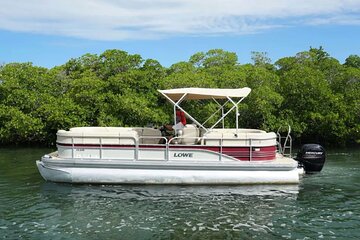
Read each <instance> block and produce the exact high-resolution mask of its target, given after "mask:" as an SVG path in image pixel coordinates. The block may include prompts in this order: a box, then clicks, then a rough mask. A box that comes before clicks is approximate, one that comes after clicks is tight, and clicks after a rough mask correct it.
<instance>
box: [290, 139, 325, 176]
mask: <svg viewBox="0 0 360 240" xmlns="http://www.w3.org/2000/svg"><path fill="white" fill-rule="evenodd" d="M325 158H326V154H325V149H324V148H323V147H322V146H321V145H319V144H304V145H302V146H301V148H300V150H299V152H298V154H297V156H296V160H297V161H298V162H299V163H300V165H302V166H303V167H304V170H305V172H306V173H309V172H320V171H321V169H322V168H323V166H324V163H325Z"/></svg>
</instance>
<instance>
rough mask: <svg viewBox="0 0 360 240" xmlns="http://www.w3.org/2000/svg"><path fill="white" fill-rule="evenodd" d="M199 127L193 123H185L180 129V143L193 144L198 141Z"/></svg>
mask: <svg viewBox="0 0 360 240" xmlns="http://www.w3.org/2000/svg"><path fill="white" fill-rule="evenodd" d="M199 134H200V131H199V128H197V127H196V125H195V124H186V125H185V126H184V129H183V130H182V135H181V136H179V137H180V143H181V144H185V145H193V144H196V143H197V142H198V138H199Z"/></svg>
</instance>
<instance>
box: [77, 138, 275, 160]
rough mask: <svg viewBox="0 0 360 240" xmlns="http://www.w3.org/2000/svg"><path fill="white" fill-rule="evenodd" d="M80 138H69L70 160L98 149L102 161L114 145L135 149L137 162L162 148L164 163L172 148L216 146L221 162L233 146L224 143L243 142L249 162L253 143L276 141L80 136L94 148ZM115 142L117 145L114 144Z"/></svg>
mask: <svg viewBox="0 0 360 240" xmlns="http://www.w3.org/2000/svg"><path fill="white" fill-rule="evenodd" d="M79 137H80V136H74V137H71V148H72V153H71V154H72V158H74V157H75V151H77V150H79V149H96V148H99V159H104V158H103V155H104V154H103V151H104V149H109V148H111V147H112V146H114V147H115V146H116V145H119V144H120V145H130V146H132V145H133V146H134V147H135V149H134V150H135V151H134V159H133V160H134V161H138V160H139V159H140V157H139V151H141V150H143V149H146V146H155V147H156V146H163V148H164V151H165V152H164V158H165V159H164V160H165V161H169V160H170V149H171V150H174V149H173V148H171V147H173V146H177V147H180V149H181V147H182V146H183V147H186V146H189V145H191V146H210V147H214V146H217V147H219V152H218V155H219V161H222V160H223V159H222V155H223V153H224V151H223V147H224V146H233V145H224V142H225V141H244V142H245V144H244V145H242V146H241V147H248V148H249V161H252V160H253V151H254V150H255V147H259V146H258V145H254V144H253V143H254V142H256V141H265V140H276V137H271V138H215V137H181V136H179V137H173V138H171V139H167V138H166V137H163V136H141V137H130V136H119V137H118V136H116V137H115V136H99V137H94V136H81V138H83V139H92V140H93V142H94V143H95V142H96V145H97V144H98V146H99V147H96V146H92V144H91V143H87V144H82V143H80V142H78V141H75V140H74V139H76V138H77V139H78V138H79ZM185 138H186V139H194V143H195V144H181V140H183V139H185ZM109 139H111V140H115V141H113V142H111V144H110V143H109ZM144 139H150V140H158V141H154V142H157V143H156V144H154V143H150V144H146V143H145V144H144V143H141V140H144ZM125 140H130V141H128V142H126V141H125ZM209 140H210V141H214V143H212V145H206V144H205V141H209ZM124 141H125V142H126V143H121V142H124ZM216 141H218V144H215V142H216ZM115 142H117V143H115ZM161 142H162V143H161Z"/></svg>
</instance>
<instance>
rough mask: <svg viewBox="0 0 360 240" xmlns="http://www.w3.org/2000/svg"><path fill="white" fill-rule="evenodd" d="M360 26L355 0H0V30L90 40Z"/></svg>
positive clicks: (358, 1)
mask: <svg viewBox="0 0 360 240" xmlns="http://www.w3.org/2000/svg"><path fill="white" fill-rule="evenodd" d="M299 24H302V25H307V24H311V25H323V24H341V25H344V24H346V25H360V0H317V1H314V0H303V1H298V0H272V1H269V0H252V1H245V0H238V1H236V0H71V1H70V0H31V1H30V0H17V1H14V0H0V29H5V30H10V31H19V32H31V33H41V34H51V35H60V36H71V37H78V38H84V39H96V40H124V39H146V38H164V37H171V36H187V35H196V36H199V35H200V36H201V35H223V34H249V33H254V32H260V31H264V30H267V29H272V28H279V27H285V26H286V27H293V26H297V25H299Z"/></svg>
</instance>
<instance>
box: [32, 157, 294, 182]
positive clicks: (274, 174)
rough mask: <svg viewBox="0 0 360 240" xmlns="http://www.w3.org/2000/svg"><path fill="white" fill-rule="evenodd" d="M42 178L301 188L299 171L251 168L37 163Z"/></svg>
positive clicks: (58, 180) (54, 180) (72, 180)
mask: <svg viewBox="0 0 360 240" xmlns="http://www.w3.org/2000/svg"><path fill="white" fill-rule="evenodd" d="M36 163H37V166H38V169H39V171H40V174H41V176H42V177H43V178H44V179H45V180H47V181H53V182H67V183H93V184H184V185H193V184H198V185H202V184H204V185H205V184H211V185H215V184H218V185H220V184H221V185H227V184H236V185H242V184H297V183H298V182H299V172H298V170H297V168H293V169H289V170H279V169H275V168H274V169H270V168H269V169H268V170H256V169H254V168H251V167H244V168H235V169H234V170H231V169H226V168H225V169H224V170H222V169H221V168H220V169H216V168H209V170H206V168H203V169H196V168H193V169H192V168H191V167H187V168H186V169H184V168H175V167H174V168H173V169H172V168H171V167H167V168H163V169H145V168H121V167H111V168H109V167H78V166H77V167H74V166H73V167H72V166H47V165H46V164H44V162H42V161H37V162H36Z"/></svg>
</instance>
